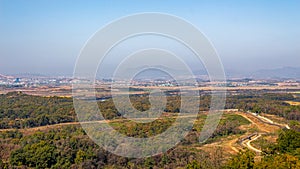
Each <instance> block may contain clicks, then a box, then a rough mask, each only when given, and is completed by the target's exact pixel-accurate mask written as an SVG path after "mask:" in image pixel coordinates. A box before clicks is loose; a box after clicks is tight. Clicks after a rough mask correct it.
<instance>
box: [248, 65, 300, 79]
mask: <svg viewBox="0 0 300 169" xmlns="http://www.w3.org/2000/svg"><path fill="white" fill-rule="evenodd" d="M250 76H251V77H253V78H261V79H289V78H292V79H300V67H282V68H278V69H262V70H259V71H256V72H253V73H252V74H250Z"/></svg>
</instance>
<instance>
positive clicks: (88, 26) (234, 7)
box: [0, 0, 300, 75]
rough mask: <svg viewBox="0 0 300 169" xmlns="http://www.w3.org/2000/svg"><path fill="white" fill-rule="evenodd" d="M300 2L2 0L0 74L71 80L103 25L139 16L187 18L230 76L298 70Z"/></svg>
mask: <svg viewBox="0 0 300 169" xmlns="http://www.w3.org/2000/svg"><path fill="white" fill-rule="evenodd" d="M299 11H300V1H299V0H286V1H283V0H265V1H262V0H251V1H250V0H249V1H239V0H236V1H226V0H216V1H214V0H205V1H201V0H195V1H174V0H163V1H162V0H151V1H149V0H148V1H146V0H136V1H133V0H132V1H124V0H120V1H112V0H108V1H83V0H82V1H77V0H70V1H68V0H63V1H61V0H0V73H3V74H14V73H41V74H56V75H58V74H61V75H62V74H68V75H71V74H72V72H73V69H74V64H75V62H76V58H77V56H78V54H79V51H80V49H81V48H82V47H83V45H84V44H85V42H86V41H87V40H88V38H89V37H90V36H91V35H92V34H93V33H95V32H96V31H97V30H98V29H99V28H101V27H103V26H104V25H105V24H107V23H109V22H111V21H112V20H115V19H117V18H119V17H122V16H125V15H130V14H134V13H140V12H163V13H169V14H173V15H176V16H179V17H181V18H184V19H186V20H187V21H189V22H191V23H192V24H194V25H195V26H197V27H198V28H199V29H200V30H201V31H202V32H203V33H204V34H205V35H206V36H207V37H208V38H209V39H210V41H211V42H212V43H213V45H214V46H215V48H216V50H217V51H218V53H219V55H220V58H221V60H222V62H223V64H224V66H225V68H226V69H227V70H237V71H253V70H257V69H265V68H266V69H268V68H279V67H284V66H292V67H299V66H300V12H299Z"/></svg>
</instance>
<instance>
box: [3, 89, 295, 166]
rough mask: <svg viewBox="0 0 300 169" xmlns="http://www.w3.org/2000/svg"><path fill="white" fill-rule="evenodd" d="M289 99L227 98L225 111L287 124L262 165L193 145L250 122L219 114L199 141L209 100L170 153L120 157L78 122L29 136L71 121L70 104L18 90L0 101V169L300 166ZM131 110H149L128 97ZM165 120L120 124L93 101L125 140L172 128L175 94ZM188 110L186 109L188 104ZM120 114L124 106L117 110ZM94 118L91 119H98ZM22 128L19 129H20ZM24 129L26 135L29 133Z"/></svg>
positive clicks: (109, 109) (246, 155)
mask: <svg viewBox="0 0 300 169" xmlns="http://www.w3.org/2000/svg"><path fill="white" fill-rule="evenodd" d="M297 99H298V98H295V97H294V96H293V95H292V94H278V93H256V94H239V95H229V96H228V98H227V103H226V108H228V109H240V110H241V111H252V112H257V113H267V114H273V115H276V116H279V117H282V118H284V119H286V120H287V121H289V122H290V124H291V126H292V127H291V129H290V130H288V129H282V130H280V131H279V133H278V138H277V139H276V142H275V143H274V144H269V145H265V146H264V147H262V151H263V153H262V154H261V157H260V158H261V160H259V161H257V160H255V158H256V154H255V153H253V152H251V151H249V150H246V149H245V150H242V151H240V152H239V153H238V154H237V155H234V156H228V154H226V152H224V150H222V148H220V147H217V146H216V147H215V148H214V149H212V150H211V151H210V152H206V151H203V150H202V149H200V148H199V147H201V146H203V145H205V144H208V143H213V142H215V141H218V140H222V139H223V138H225V137H228V136H232V135H238V136H239V135H242V134H243V133H245V132H246V131H245V130H243V128H241V126H243V125H248V124H250V122H249V121H248V120H247V119H245V118H243V117H242V116H239V115H236V114H223V117H222V119H221V121H220V123H219V125H218V127H217V129H216V130H215V131H214V133H213V135H212V136H211V137H210V138H209V139H208V140H207V141H206V142H205V143H199V140H198V138H199V135H200V131H201V129H202V126H203V123H204V121H205V118H206V114H205V113H204V112H203V111H206V110H208V109H209V105H210V96H209V95H202V96H201V97H200V107H199V115H198V118H197V121H196V123H195V124H194V126H193V128H192V130H191V131H190V132H189V134H188V135H187V136H186V137H185V139H184V140H182V141H181V142H180V143H179V144H178V145H177V146H176V147H174V148H172V149H170V150H168V151H167V152H166V153H164V154H159V155H156V156H153V157H149V158H144V159H134V158H125V157H120V156H117V155H114V154H112V153H109V152H108V151H105V150H104V149H103V148H101V147H100V146H98V145H97V144H95V143H94V142H93V141H92V140H91V139H90V138H89V137H88V136H87V134H86V133H85V131H84V130H83V129H82V128H81V127H80V125H79V124H78V123H74V125H66V126H61V127H57V128H46V129H45V130H39V129H38V130H32V131H31V130H30V128H33V129H34V127H37V126H49V125H52V124H59V123H65V122H76V121H77V118H76V114H75V111H74V108H73V102H72V99H71V98H62V97H40V96H30V95H26V94H23V93H19V92H13V93H8V94H6V95H0V129H9V130H2V131H1V130H0V168H57V169H59V168H74V169H76V168H78V169H79V168H212V169H213V168H217V169H218V168H233V169H235V168H236V169H237V168H245V169H246V168H300V161H299V159H300V130H299V122H298V121H299V120H300V118H299V117H300V106H296V105H289V104H288V103H286V101H298V100H297ZM131 101H132V104H133V106H134V107H135V108H136V109H139V110H147V109H149V106H150V105H149V101H148V100H147V97H140V96H132V97H131ZM167 101H168V102H167V106H166V108H165V109H164V114H163V115H164V116H165V118H161V119H159V120H155V121H153V122H151V123H149V124H147V123H145V124H143V123H133V122H131V121H129V120H126V119H123V118H122V114H123V113H124V112H119V111H118V110H117V109H116V108H115V107H114V104H113V102H112V99H108V100H106V101H104V102H98V105H99V107H100V109H101V110H102V112H103V115H104V117H105V118H106V119H110V120H112V121H111V122H110V125H111V126H112V127H113V128H114V129H116V130H118V131H119V132H120V133H123V134H125V135H127V136H130V137H139V138H146V137H151V136H153V135H156V134H159V133H161V132H163V131H165V130H166V129H167V128H168V127H169V126H170V125H172V124H173V123H174V117H176V113H178V112H179V111H180V96H168V99H167ZM191 106H193V105H191ZM124 110H126V108H124ZM97 119H98V117H97V116H95V117H93V119H90V120H97ZM20 129H25V130H20ZM28 131H30V132H28Z"/></svg>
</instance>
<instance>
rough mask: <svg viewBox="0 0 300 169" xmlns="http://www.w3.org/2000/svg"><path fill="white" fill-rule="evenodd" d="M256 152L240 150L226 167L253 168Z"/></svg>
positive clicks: (236, 168)
mask: <svg viewBox="0 0 300 169" xmlns="http://www.w3.org/2000/svg"><path fill="white" fill-rule="evenodd" d="M254 156H255V154H254V153H253V152H251V151H249V150H246V151H245V152H239V153H238V154H237V155H236V156H234V157H233V158H232V159H230V160H229V162H228V163H227V165H226V168H228V169H229V168H230V169H251V168H253V167H254Z"/></svg>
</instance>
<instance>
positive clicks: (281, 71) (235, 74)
mask: <svg viewBox="0 0 300 169" xmlns="http://www.w3.org/2000/svg"><path fill="white" fill-rule="evenodd" d="M160 68H161V69H162V70H166V71H168V73H171V74H173V75H177V76H187V74H185V73H184V72H182V70H179V69H173V68H167V67H159V66H158V69H160ZM137 70H141V68H132V69H129V70H127V71H128V73H130V72H136V71H137ZM192 72H193V74H194V75H195V76H196V77H197V76H206V75H207V72H206V70H204V69H195V68H194V69H192ZM225 74H226V76H227V78H229V79H230V78H252V79H296V80H300V67H282V68H277V69H261V70H258V71H254V72H242V71H237V70H225ZM13 77H21V78H26V77H27V78H28V77H35V78H43V77H55V76H47V75H42V74H37V73H34V74H32V73H21V74H14V75H3V74H0V78H13ZM70 77H71V76H70ZM159 77H162V78H167V79H168V78H169V76H168V74H166V73H163V72H161V71H159V70H155V69H152V70H151V69H150V70H147V71H145V72H143V73H142V74H140V75H138V78H141V79H144V78H148V79H155V78H159ZM186 78H190V77H186Z"/></svg>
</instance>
